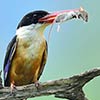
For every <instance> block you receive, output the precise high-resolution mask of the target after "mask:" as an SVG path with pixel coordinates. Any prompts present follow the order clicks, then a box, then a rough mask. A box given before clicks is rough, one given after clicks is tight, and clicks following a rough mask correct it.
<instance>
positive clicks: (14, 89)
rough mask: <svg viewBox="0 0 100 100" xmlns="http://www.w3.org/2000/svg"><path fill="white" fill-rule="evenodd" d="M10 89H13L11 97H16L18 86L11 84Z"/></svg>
mask: <svg viewBox="0 0 100 100" xmlns="http://www.w3.org/2000/svg"><path fill="white" fill-rule="evenodd" d="M10 88H11V93H10V95H15V92H16V91H17V88H16V86H15V85H14V84H13V83H11V85H10Z"/></svg>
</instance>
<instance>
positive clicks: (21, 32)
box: [16, 24, 44, 38]
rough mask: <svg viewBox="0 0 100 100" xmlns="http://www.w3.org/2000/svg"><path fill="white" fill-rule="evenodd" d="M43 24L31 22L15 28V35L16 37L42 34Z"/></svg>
mask: <svg viewBox="0 0 100 100" xmlns="http://www.w3.org/2000/svg"><path fill="white" fill-rule="evenodd" d="M43 31H44V25H41V24H36V25H35V24H31V25H29V26H23V27H20V28H19V29H17V30H16V35H17V36H18V38H26V37H31V36H34V35H39V34H40V35H43Z"/></svg>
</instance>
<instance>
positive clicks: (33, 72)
mask: <svg viewBox="0 0 100 100" xmlns="http://www.w3.org/2000/svg"><path fill="white" fill-rule="evenodd" d="M63 14H66V15H65V16H61V15H63ZM77 17H78V18H79V17H81V18H82V19H83V20H85V21H87V14H85V15H83V13H82V8H81V11H80V9H76V10H70V11H69V10H65V11H58V12H54V13H48V12H46V11H42V10H40V11H34V12H30V13H28V14H26V15H25V16H24V17H23V18H22V20H21V22H20V23H19V24H18V27H17V29H16V35H15V36H14V37H13V39H12V40H11V42H10V43H9V45H8V47H7V51H6V55H5V60H4V70H3V71H4V86H11V88H14V87H15V86H21V85H27V84H31V83H36V84H37V83H38V80H39V78H40V76H41V74H42V72H43V69H44V66H45V64H46V60H47V55H48V45H47V42H46V39H45V36H44V34H43V32H44V29H45V28H46V26H48V25H50V24H52V23H53V22H54V21H55V22H56V23H59V22H61V20H63V21H67V20H70V19H73V18H77ZM64 18H65V19H64Z"/></svg>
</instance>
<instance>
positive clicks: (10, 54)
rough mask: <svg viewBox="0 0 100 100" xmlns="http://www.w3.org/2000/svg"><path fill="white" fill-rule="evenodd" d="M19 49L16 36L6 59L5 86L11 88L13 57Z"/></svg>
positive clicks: (9, 46) (10, 44)
mask: <svg viewBox="0 0 100 100" xmlns="http://www.w3.org/2000/svg"><path fill="white" fill-rule="evenodd" d="M16 47H17V36H14V38H13V39H12V40H11V42H10V43H9V45H8V47H7V51H6V55H5V59H4V69H3V71H4V86H10V82H9V71H10V68H11V62H12V59H13V56H14V54H15V51H16Z"/></svg>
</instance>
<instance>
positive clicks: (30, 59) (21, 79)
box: [10, 33, 46, 85]
mask: <svg viewBox="0 0 100 100" xmlns="http://www.w3.org/2000/svg"><path fill="white" fill-rule="evenodd" d="M45 47H46V44H45V39H44V37H43V35H41V34H38V33H32V34H31V33H30V34H26V35H23V36H18V45H17V49H16V53H15V56H14V59H13V61H12V67H11V74H10V75H11V81H14V83H15V84H16V85H25V84H29V83H32V82H35V81H37V77H38V72H39V69H40V64H41V60H42V55H43V52H44V50H45Z"/></svg>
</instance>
